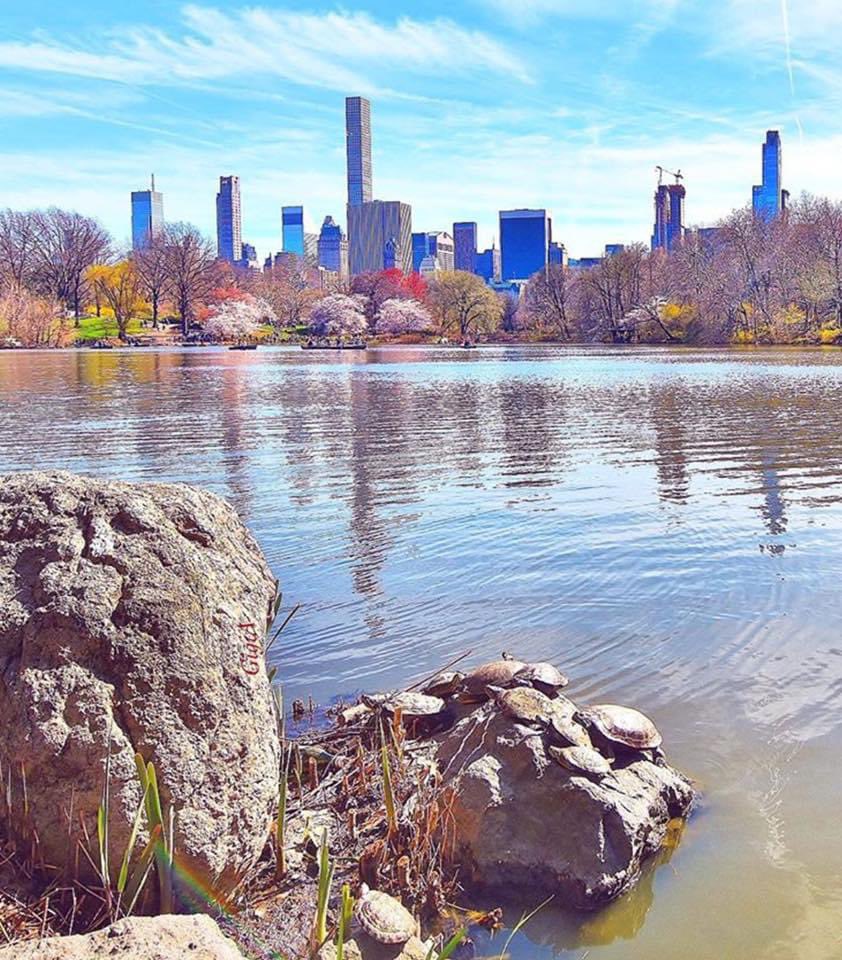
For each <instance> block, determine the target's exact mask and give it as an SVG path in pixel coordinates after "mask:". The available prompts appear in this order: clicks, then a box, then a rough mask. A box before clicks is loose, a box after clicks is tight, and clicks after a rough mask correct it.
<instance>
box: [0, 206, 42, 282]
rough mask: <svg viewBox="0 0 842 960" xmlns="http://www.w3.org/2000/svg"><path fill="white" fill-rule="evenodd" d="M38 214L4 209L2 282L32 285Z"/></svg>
mask: <svg viewBox="0 0 842 960" xmlns="http://www.w3.org/2000/svg"><path fill="white" fill-rule="evenodd" d="M35 231H36V218H35V214H34V213H31V212H30V211H22V210H2V211H0V284H2V285H3V286H5V287H17V288H22V287H28V286H30V284H31V283H32V280H33V274H34V271H35Z"/></svg>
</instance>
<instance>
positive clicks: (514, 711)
mask: <svg viewBox="0 0 842 960" xmlns="http://www.w3.org/2000/svg"><path fill="white" fill-rule="evenodd" d="M495 699H496V701H497V705H498V706H499V707H500V709H501V710H502V711H503V713H505V714H506V716H507V717H511V718H512V720H516V721H518V722H519V723H541V724H545V723H547V722H548V721H549V718H550V714H551V713H552V700H550V698H549V697H547V696H545V695H544V694H543V693H541V691H540V690H535V689H534V688H533V687H513V688H512V689H511V690H500V691H497V692H496V697H495Z"/></svg>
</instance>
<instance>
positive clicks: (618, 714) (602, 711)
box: [576, 703, 661, 750]
mask: <svg viewBox="0 0 842 960" xmlns="http://www.w3.org/2000/svg"><path fill="white" fill-rule="evenodd" d="M576 719H577V720H579V721H580V722H581V723H583V724H584V725H585V726H586V727H590V728H593V729H595V730H596V731H597V732H598V733H599V734H601V735H602V736H603V737H604V738H605V739H606V740H608V741H610V743H611V744H613V745H616V746H619V747H621V748H622V747H625V748H626V749H627V750H655V749H657V748H658V747H660V745H661V735H660V733H658V728H657V727H656V726H655V724H654V723H652V721H651V720H650V719H649V717H647V716H646V715H645V714H643V713H641V712H640V711H639V710H635V709H633V708H632V707H620V706H617V704H615V703H599V704H596V705H595V706H592V707H586V708H585V709H583V710H580V711H578V713H577V714H576Z"/></svg>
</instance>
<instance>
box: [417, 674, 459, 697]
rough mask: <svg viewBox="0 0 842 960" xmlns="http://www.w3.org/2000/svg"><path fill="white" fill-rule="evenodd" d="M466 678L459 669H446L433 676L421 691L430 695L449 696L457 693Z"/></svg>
mask: <svg viewBox="0 0 842 960" xmlns="http://www.w3.org/2000/svg"><path fill="white" fill-rule="evenodd" d="M464 679H465V674H464V673H461V672H460V671H459V670H445V671H443V672H442V673H439V674H437V675H436V676H435V677H433V679H432V680H430V681H429V683H427V685H426V686H425V687H423V688H422V690H421V692H422V693H426V694H427V696H429V697H449V696H451V695H452V694H454V693H456V691H457V690H458V689H459V687H460V686H461V684H462V681H463V680H464Z"/></svg>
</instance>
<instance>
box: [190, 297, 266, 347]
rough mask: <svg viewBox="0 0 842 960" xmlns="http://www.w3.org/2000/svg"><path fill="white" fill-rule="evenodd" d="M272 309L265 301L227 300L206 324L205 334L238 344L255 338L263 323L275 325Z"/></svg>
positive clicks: (253, 299)
mask: <svg viewBox="0 0 842 960" xmlns="http://www.w3.org/2000/svg"><path fill="white" fill-rule="evenodd" d="M276 320H277V318H276V317H275V314H274V312H273V311H272V308H271V307H270V306H269V304H268V303H266V301H265V300H257V299H255V298H254V297H250V298H249V299H247V300H233V299H228V300H226V301H225V302H224V303H223V304H222V306H220V307H219V308H218V309H217V310H216V312H215V313H214V314H213V316H212V317H211V318H210V319H209V320H207V321H206V322H205V333H208V334H210V335H211V336H212V337H214V339H216V340H236V341H238V342H240V341H243V340H248V339H250V338H251V337H253V336H254V335H255V334H256V333H257V331H258V329H259V328H260V325H261V324H262V323H274V322H276Z"/></svg>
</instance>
